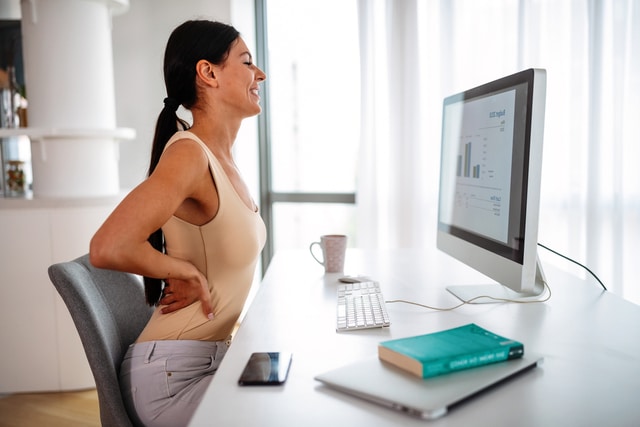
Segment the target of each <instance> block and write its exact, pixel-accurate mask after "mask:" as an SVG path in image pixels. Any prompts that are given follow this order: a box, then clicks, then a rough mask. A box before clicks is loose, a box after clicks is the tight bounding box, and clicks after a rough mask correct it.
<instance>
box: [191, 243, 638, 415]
mask: <svg viewBox="0 0 640 427" xmlns="http://www.w3.org/2000/svg"><path fill="white" fill-rule="evenodd" d="M543 261H544V260H543ZM543 265H544V269H545V273H546V275H547V281H548V282H549V286H550V287H551V290H552V296H551V299H550V300H549V301H547V302H545V303H536V304H513V303H510V304H509V303H505V304H482V305H473V306H469V305H467V306H463V307H460V308H458V309H456V310H453V311H444V312H438V311H433V310H428V309H424V308H420V307H416V306H411V305H406V304H399V303H394V304H388V305H387V309H388V312H389V316H390V318H391V322H392V324H391V327H389V328H385V329H372V330H363V331H352V332H342V333H336V332H335V309H336V307H335V298H336V287H337V284H338V281H337V278H338V277H339V275H337V274H328V275H324V274H323V271H322V267H320V266H319V265H318V264H316V263H315V261H313V259H311V257H310V256H309V254H308V252H307V251H303V250H301V251H290V252H281V253H278V254H277V255H276V256H275V258H274V259H273V261H272V263H271V265H270V266H269V269H268V271H267V274H266V275H265V278H264V280H263V281H262V284H261V285H260V289H259V291H258V293H257V295H256V297H255V299H254V301H253V303H252V305H251V307H250V308H249V310H248V312H247V315H246V317H245V319H244V321H243V323H242V326H241V327H240V329H239V330H238V333H237V335H236V337H235V338H234V341H233V344H232V345H231V347H230V348H229V351H228V353H227V355H226V356H225V359H224V360H223V362H222V364H221V366H220V369H219V370H218V372H217V373H216V375H215V376H214V378H213V380H212V382H211V385H210V387H209V389H208V390H207V393H206V394H205V396H204V398H203V401H202V403H201V405H200V407H199V408H198V410H197V411H196V413H195V415H194V418H193V420H192V423H191V425H193V426H210V425H233V426H271V425H273V426H279V427H282V426H289V425H291V426H297V425H304V426H305V427H311V426H336V427H337V426H342V425H353V426H356V425H357V426H359V425H366V424H367V423H368V424H370V425H375V426H382V425H394V426H396V425H403V426H409V425H425V424H426V423H428V425H430V426H431V425H432V426H449V425H455V426H469V425H493V426H514V425H517V426H541V425H549V426H551V425H563V426H603V425H616V426H637V425H639V423H640V405H639V404H638V402H639V400H638V399H639V397H640V307H639V306H637V305H635V304H632V303H630V302H628V301H625V300H624V299H622V298H620V297H618V296H616V295H613V294H611V293H608V292H605V291H603V290H602V288H600V287H599V285H598V284H597V283H594V282H592V281H583V280H581V279H578V278H577V277H576V276H573V275H571V274H568V273H566V272H564V271H561V270H559V269H557V268H554V267H552V266H548V265H547V264H546V263H544V264H543ZM345 272H346V273H347V274H366V275H369V276H371V277H373V278H375V279H377V280H379V281H380V283H381V286H382V290H383V293H384V295H385V297H386V299H387V300H392V299H407V300H411V301H416V302H421V303H424V304H428V305H433V306H437V307H451V306H453V305H456V304H457V303H458V300H457V299H456V298H455V297H453V296H452V295H450V294H449V293H448V292H447V291H446V290H445V287H446V286H448V285H452V284H471V283H477V284H482V283H489V279H486V278H484V276H482V275H479V274H478V273H476V272H474V271H472V270H470V269H468V268H467V267H466V266H464V265H462V264H460V263H459V262H457V261H455V260H453V259H452V258H450V257H448V256H447V255H445V254H442V253H439V252H435V251H434V253H429V254H428V255H427V254H423V253H417V252H414V251H397V252H393V253H386V254H382V253H363V252H361V251H357V250H350V251H349V252H348V254H347V263H346V267H345ZM287 293H289V294H291V297H288V298H287V297H285V294H287ZM294 299H295V300H296V301H298V303H296V304H292V303H293V301H294ZM470 322H475V323H477V324H479V325H481V326H483V327H485V328H487V329H490V330H492V331H494V332H496V333H498V334H500V335H504V336H508V337H511V338H514V339H517V340H519V341H521V342H523V343H524V344H525V349H526V350H528V351H531V352H535V353H538V354H541V355H542V356H543V357H544V362H543V363H542V365H540V366H539V367H538V368H536V369H534V370H533V371H530V372H528V373H526V374H524V375H522V376H520V377H518V378H517V379H514V380H513V381H510V382H508V383H506V384H503V385H501V386H499V387H497V388H494V389H491V390H489V391H487V392H485V393H483V394H481V395H479V396H476V397H475V398H473V399H471V400H469V401H467V402H465V403H464V404H462V405H460V406H458V407H456V408H455V409H454V410H452V411H451V412H450V413H449V414H447V415H446V416H445V417H443V418H441V419H439V420H436V421H423V420H418V419H415V418H411V417H409V416H407V415H404V414H401V413H398V412H395V411H392V410H390V409H386V408H383V407H380V406H377V405H375V404H372V403H369V402H365V401H363V400H360V399H358V398H355V397H351V396H348V395H345V394H343V393H340V392H338V391H334V390H331V389H329V388H327V387H325V386H323V385H321V384H320V383H318V382H317V381H315V380H314V379H313V377H314V376H315V375H317V374H319V373H322V372H325V371H328V370H330V369H334V368H337V367H340V366H343V365H345V364H348V363H351V362H354V361H358V360H362V359H366V358H370V357H372V356H375V355H376V354H377V344H378V342H380V341H383V340H387V339H391V338H400V337H405V336H410V335H418V334H424V333H429V332H435V331H438V330H442V329H447V328H450V327H454V326H459V325H463V324H466V323H470ZM286 350H288V351H291V352H293V363H292V365H291V370H290V373H289V379H288V380H287V382H286V384H285V385H284V386H276V387H240V386H238V385H237V380H238V377H239V376H240V373H241V371H242V368H243V366H244V364H245V362H246V361H247V359H248V358H249V355H250V354H251V353H252V352H254V351H286Z"/></svg>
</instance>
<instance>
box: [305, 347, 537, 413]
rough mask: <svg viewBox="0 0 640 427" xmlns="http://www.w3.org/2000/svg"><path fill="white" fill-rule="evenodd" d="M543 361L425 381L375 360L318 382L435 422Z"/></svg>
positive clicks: (495, 366) (490, 367)
mask: <svg viewBox="0 0 640 427" xmlns="http://www.w3.org/2000/svg"><path fill="white" fill-rule="evenodd" d="M541 360H542V359H541V357H538V356H532V355H525V356H524V357H522V358H520V359H514V360H509V361H506V362H500V363H494V364H491V365H486V366H482V367H478V368H473V369H468V370H464V371H458V372H454V373H451V374H447V375H441V376H438V377H434V378H429V379H426V380H425V379H422V378H418V377H416V376H414V375H412V374H410V373H406V372H404V371H402V370H400V369H398V368H397V367H395V366H393V365H390V364H388V363H385V362H382V361H381V360H379V359H378V358H377V357H375V358H371V359H367V360H364V361H361V362H357V363H354V364H350V365H347V366H343V367H341V368H338V369H335V370H332V371H329V372H325V373H323V374H320V375H317V376H316V377H315V379H316V380H318V381H320V382H321V383H323V384H325V385H326V386H328V387H331V388H333V389H336V390H340V391H342V392H344V393H348V394H350V395H353V396H357V397H360V398H362V399H365V400H368V401H370V402H374V403H377V404H380V405H383V406H386V407H389V408H392V409H395V410H398V411H401V412H404V413H406V414H409V415H412V416H416V417H419V418H423V419H436V418H439V417H442V416H444V415H445V414H446V413H447V412H448V411H449V410H450V409H451V407H452V406H453V405H455V404H457V403H460V402H462V401H463V400H465V399H468V398H470V397H472V396H474V395H476V394H478V393H480V392H481V391H483V390H486V389H487V388H489V387H491V386H494V385H496V384H498V383H500V382H502V381H505V380H507V379H508V378H511V377H513V376H514V375H517V374H519V373H521V372H524V371H527V370H529V369H531V368H534V367H536V366H537V364H538V362H539V361H541Z"/></svg>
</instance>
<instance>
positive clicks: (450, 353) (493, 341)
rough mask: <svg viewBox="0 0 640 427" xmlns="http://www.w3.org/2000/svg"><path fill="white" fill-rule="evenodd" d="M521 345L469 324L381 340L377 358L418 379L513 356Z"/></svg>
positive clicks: (522, 346)
mask: <svg viewBox="0 0 640 427" xmlns="http://www.w3.org/2000/svg"><path fill="white" fill-rule="evenodd" d="M523 355H524V345H523V344H522V343H520V342H518V341H514V340H512V339H509V338H505V337H501V336H499V335H496V334H494V333H493V332H490V331H488V330H486V329H483V328H481V327H480V326H478V325H476V324H474V323H470V324H468V325H464V326H460V327H458V328H453V329H447V330H444V331H440V332H434V333H431V334H426V335H417V336H413V337H407V338H400V339H395V340H390V341H383V342H381V343H380V344H379V345H378V357H379V358H380V359H381V360H383V361H385V362H389V363H391V364H393V365H396V366H397V367H399V368H401V369H404V370H406V371H408V372H411V373H412V374H414V375H417V376H419V377H421V378H429V377H435V376H437V375H443V374H447V373H449V372H454V371H459V370H462V369H469V368H474V367H477V366H482V365H487V364H489V363H497V362H502V361H505V360H510V359H516V358H518V357H522V356H523Z"/></svg>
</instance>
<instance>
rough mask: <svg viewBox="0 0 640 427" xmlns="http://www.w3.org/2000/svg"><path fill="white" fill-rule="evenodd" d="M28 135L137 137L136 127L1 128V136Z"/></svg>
mask: <svg viewBox="0 0 640 427" xmlns="http://www.w3.org/2000/svg"><path fill="white" fill-rule="evenodd" d="M22 135H25V136H28V137H29V138H31V139H34V140H41V139H83V138H114V139H119V140H129V139H133V138H135V137H136V131H135V129H131V128H116V129H57V128H47V129H45V128H32V127H26V128H11V129H7V128H3V129H0V138H8V137H12V136H22Z"/></svg>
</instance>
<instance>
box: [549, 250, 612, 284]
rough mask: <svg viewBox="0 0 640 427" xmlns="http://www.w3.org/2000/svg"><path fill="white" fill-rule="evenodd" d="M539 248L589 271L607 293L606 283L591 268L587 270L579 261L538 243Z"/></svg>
mask: <svg viewBox="0 0 640 427" xmlns="http://www.w3.org/2000/svg"><path fill="white" fill-rule="evenodd" d="M538 246H540V247H541V248H544V249H546V250H548V251H549V252H552V253H554V254H556V255H558V256H559V257H562V258H564V259H566V260H567V261H570V262H572V263H574V264H576V265H579V266H580V267H582V268H584V269H585V270H587V271H588V272H589V273H591V275H592V276H593V277H594V278H595V279H596V280H597V281H598V283H600V285H601V286H602V288H603V289H604V290H605V291H606V290H607V287H606V286H605V285H604V283H602V281H601V280H600V279H599V278H598V276H596V274H595V273H594V272H593V271H591V270H589V268H587V267H586V266H584V265H582V264H580V263H579V262H578V261H575V260H572V259H571V258H569V257H568V256H565V255H562V254H561V253H560V252H556V251H554V250H553V249H551V248H548V247H546V246H545V245H543V244H542V243H538Z"/></svg>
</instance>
